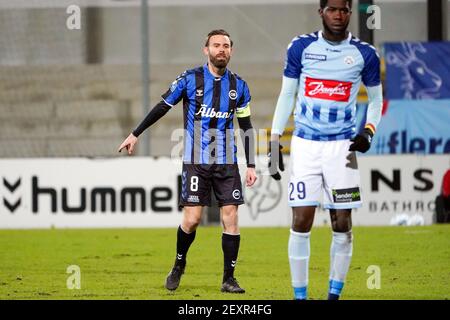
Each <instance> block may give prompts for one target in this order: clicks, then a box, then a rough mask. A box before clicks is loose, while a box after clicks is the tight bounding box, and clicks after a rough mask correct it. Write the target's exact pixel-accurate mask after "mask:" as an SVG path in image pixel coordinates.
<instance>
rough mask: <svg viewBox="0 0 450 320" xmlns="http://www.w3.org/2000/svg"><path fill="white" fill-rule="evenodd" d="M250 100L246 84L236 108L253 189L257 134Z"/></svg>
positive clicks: (250, 184)
mask: <svg viewBox="0 0 450 320" xmlns="http://www.w3.org/2000/svg"><path fill="white" fill-rule="evenodd" d="M250 100H251V97H250V92H249V90H248V87H247V84H245V83H244V93H243V95H242V97H241V99H240V100H239V104H238V106H237V108H236V117H237V120H238V124H239V128H240V129H241V130H242V131H243V135H241V138H242V144H243V145H244V151H245V160H246V162H247V173H246V184H247V186H249V187H251V186H252V185H253V184H254V183H255V181H256V179H257V177H256V170H255V167H256V165H255V132H254V130H253V126H252V122H251V119H250V115H251V112H250Z"/></svg>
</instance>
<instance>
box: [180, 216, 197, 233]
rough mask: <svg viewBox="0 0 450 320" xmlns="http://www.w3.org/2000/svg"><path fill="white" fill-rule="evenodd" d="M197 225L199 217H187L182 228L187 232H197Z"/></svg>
mask: <svg viewBox="0 0 450 320" xmlns="http://www.w3.org/2000/svg"><path fill="white" fill-rule="evenodd" d="M199 224H200V218H199V217H189V218H186V219H184V223H183V227H184V228H186V229H187V230H186V231H187V232H193V231H195V230H197V227H198V225H199ZM184 228H183V229H184Z"/></svg>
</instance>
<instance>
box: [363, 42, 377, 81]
mask: <svg viewBox="0 0 450 320" xmlns="http://www.w3.org/2000/svg"><path fill="white" fill-rule="evenodd" d="M361 77H362V82H363V83H364V85H365V86H366V87H374V86H378V85H379V84H380V83H381V81H380V58H379V56H378V54H377V52H376V50H375V49H374V48H372V47H368V49H367V53H366V55H365V57H364V68H363V70H362V72H361Z"/></svg>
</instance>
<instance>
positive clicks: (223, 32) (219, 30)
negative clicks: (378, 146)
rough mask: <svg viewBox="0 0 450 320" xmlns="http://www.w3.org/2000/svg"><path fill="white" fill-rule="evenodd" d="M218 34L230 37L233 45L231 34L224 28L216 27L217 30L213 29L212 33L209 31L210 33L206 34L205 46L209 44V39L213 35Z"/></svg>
mask: <svg viewBox="0 0 450 320" xmlns="http://www.w3.org/2000/svg"><path fill="white" fill-rule="evenodd" d="M217 35H221V36H227V37H228V38H230V43H231V46H233V40H231V37H230V34H229V33H228V32H226V31H225V30H223V29H216V30H213V31H211V32H210V33H208V35H207V36H206V42H205V47H207V46H209V39H210V38H211V37H212V36H217Z"/></svg>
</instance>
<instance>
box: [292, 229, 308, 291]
mask: <svg viewBox="0 0 450 320" xmlns="http://www.w3.org/2000/svg"><path fill="white" fill-rule="evenodd" d="M310 235H311V232H307V233H301V232H295V231H293V230H292V229H291V235H290V237H289V245H288V253H289V265H290V267H291V280H292V286H293V287H294V288H304V287H307V286H308V266H309V256H310V241H309V239H310ZM305 298H306V297H305Z"/></svg>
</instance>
